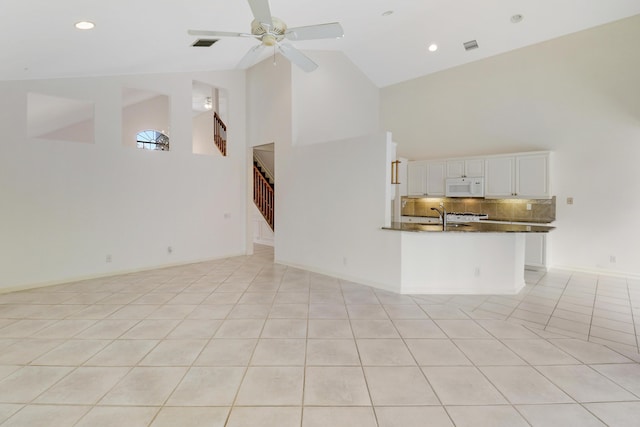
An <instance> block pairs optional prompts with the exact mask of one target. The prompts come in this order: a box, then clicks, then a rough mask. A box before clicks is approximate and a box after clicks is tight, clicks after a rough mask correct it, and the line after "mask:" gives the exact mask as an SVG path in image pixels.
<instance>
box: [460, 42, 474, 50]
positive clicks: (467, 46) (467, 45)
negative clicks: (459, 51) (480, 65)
mask: <svg viewBox="0 0 640 427" xmlns="http://www.w3.org/2000/svg"><path fill="white" fill-rule="evenodd" d="M462 45H463V46H464V50H472V49H477V48H478V42H477V41H475V40H471V41H468V42H464V43H462Z"/></svg>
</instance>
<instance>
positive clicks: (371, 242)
mask: <svg viewBox="0 0 640 427" xmlns="http://www.w3.org/2000/svg"><path fill="white" fill-rule="evenodd" d="M390 142H391V141H390V136H389V135H388V134H385V133H379V134H375V135H367V136H362V137H358V138H349V139H344V140H337V141H331V142H325V143H321V144H311V145H303V146H295V147H293V149H292V150H291V153H290V157H289V160H290V161H289V162H288V164H287V165H286V166H281V167H280V168H279V169H278V175H277V178H276V179H277V184H276V192H279V193H282V196H281V197H280V198H279V199H278V200H279V201H280V204H279V205H277V209H278V213H279V215H282V216H284V215H286V218H287V221H285V222H284V223H282V222H280V223H279V222H276V236H277V240H276V245H277V246H276V247H277V257H276V261H277V262H280V263H283V264H288V265H293V266H297V267H302V268H306V269H309V270H311V271H316V272H320V273H323V274H329V275H332V276H336V277H341V278H345V279H349V280H354V281H357V282H359V283H365V284H369V285H372V286H376V287H379V288H383V289H387V290H395V291H399V289H400V288H399V286H400V280H399V279H400V250H399V249H400V233H398V232H393V231H386V230H382V229H381V227H382V226H383V225H384V224H385V215H387V214H388V212H389V205H390V202H391V199H390V197H389V196H390V195H389V193H388V191H387V187H388V181H389V179H388V178H389V174H388V172H389V169H388V168H387V167H386V165H387V163H388V160H389V159H388V157H387V148H388V147H387V144H390ZM276 161H278V158H276ZM283 167H284V168H286V170H287V175H288V176H290V177H292V178H293V179H290V180H286V181H284V182H282V181H280V176H281V175H280V172H281V170H282V168H283ZM278 218H279V217H277V218H276V219H278Z"/></svg>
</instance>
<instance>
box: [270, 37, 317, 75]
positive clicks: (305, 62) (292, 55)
mask: <svg viewBox="0 0 640 427" xmlns="http://www.w3.org/2000/svg"><path fill="white" fill-rule="evenodd" d="M278 49H280V53H282V55H283V56H284V57H285V58H287V59H288V60H289V61H291V62H292V63H293V64H296V65H297V66H298V67H300V68H302V69H303V70H304V71H306V72H307V73H309V72H311V71H313V70H315V69H316V68H318V64H316V63H315V62H313V61H312V60H311V59H310V58H309V57H308V56H307V55H305V54H304V53H302V52H300V51H299V50H298V49H296V48H295V47H293V46H291V45H290V44H278Z"/></svg>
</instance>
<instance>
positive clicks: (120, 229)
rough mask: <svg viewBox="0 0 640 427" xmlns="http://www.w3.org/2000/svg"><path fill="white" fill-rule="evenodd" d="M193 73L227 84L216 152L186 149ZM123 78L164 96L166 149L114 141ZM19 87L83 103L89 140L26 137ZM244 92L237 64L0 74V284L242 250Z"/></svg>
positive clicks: (22, 95) (23, 93)
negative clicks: (210, 69)
mask: <svg viewBox="0 0 640 427" xmlns="http://www.w3.org/2000/svg"><path fill="white" fill-rule="evenodd" d="M193 79H197V80H199V81H203V82H207V83H210V84H212V85H214V86H217V87H224V88H226V89H228V90H229V93H230V94H232V95H233V97H232V99H230V102H229V116H230V117H229V128H230V129H229V143H230V147H229V156H228V157H226V158H222V157H213V156H206V157H205V156H196V155H193V154H192V143H191V125H192V120H191V116H192V112H191V85H192V80H193ZM123 87H135V88H141V89H146V90H151V91H156V92H162V93H166V94H167V95H168V96H169V97H170V99H171V104H170V110H171V111H170V117H171V134H170V135H171V151H169V152H151V151H144V150H138V149H131V148H128V147H124V146H123V145H122V125H121V124H122V108H121V92H122V88H123ZM28 92H37V93H42V94H47V95H50V96H61V97H68V98H75V99H86V100H89V101H92V102H94V103H95V129H96V138H95V144H75V143H68V142H60V141H43V140H37V139H32V138H28V137H27V136H26V117H25V116H26V111H27V108H26V98H27V93H28ZM245 96H246V93H245V81H244V73H241V72H219V73H190V74H186V73H185V74H162V75H160V74H158V75H140V76H118V77H100V78H85V79H56V80H40V81H36V80H34V81H14V82H1V83H0V128H1V129H3V138H2V139H1V140H0V197H1V198H2V209H1V210H0V236H2V238H1V239H0V290H1V289H4V290H6V289H10V288H19V287H28V286H34V285H38V284H48V283H56V282H64V281H69V280H73V279H76V278H81V277H93V276H100V275H107V274H112V273H115V272H122V271H132V270H140V269H145V268H152V267H155V266H162V265H170V264H176V263H185V262H192V261H199V260H203V259H211V258H218V257H224V256H230V255H237V254H243V253H245V251H246V246H245V242H246V236H245V233H246V229H245V222H246V199H245V188H246V175H245V170H246V168H245V164H246V150H245V149H244V147H245V146H246V138H245V129H246V127H245V116H246V111H245ZM225 216H226V218H225ZM168 246H172V248H173V253H172V254H168V253H167V247H168ZM107 255H111V256H112V262H111V263H107V262H106V256H107Z"/></svg>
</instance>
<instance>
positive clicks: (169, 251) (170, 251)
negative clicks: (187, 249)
mask: <svg viewBox="0 0 640 427" xmlns="http://www.w3.org/2000/svg"><path fill="white" fill-rule="evenodd" d="M167 253H168V254H169V255H171V254H172V253H173V248H172V247H171V246H167Z"/></svg>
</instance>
